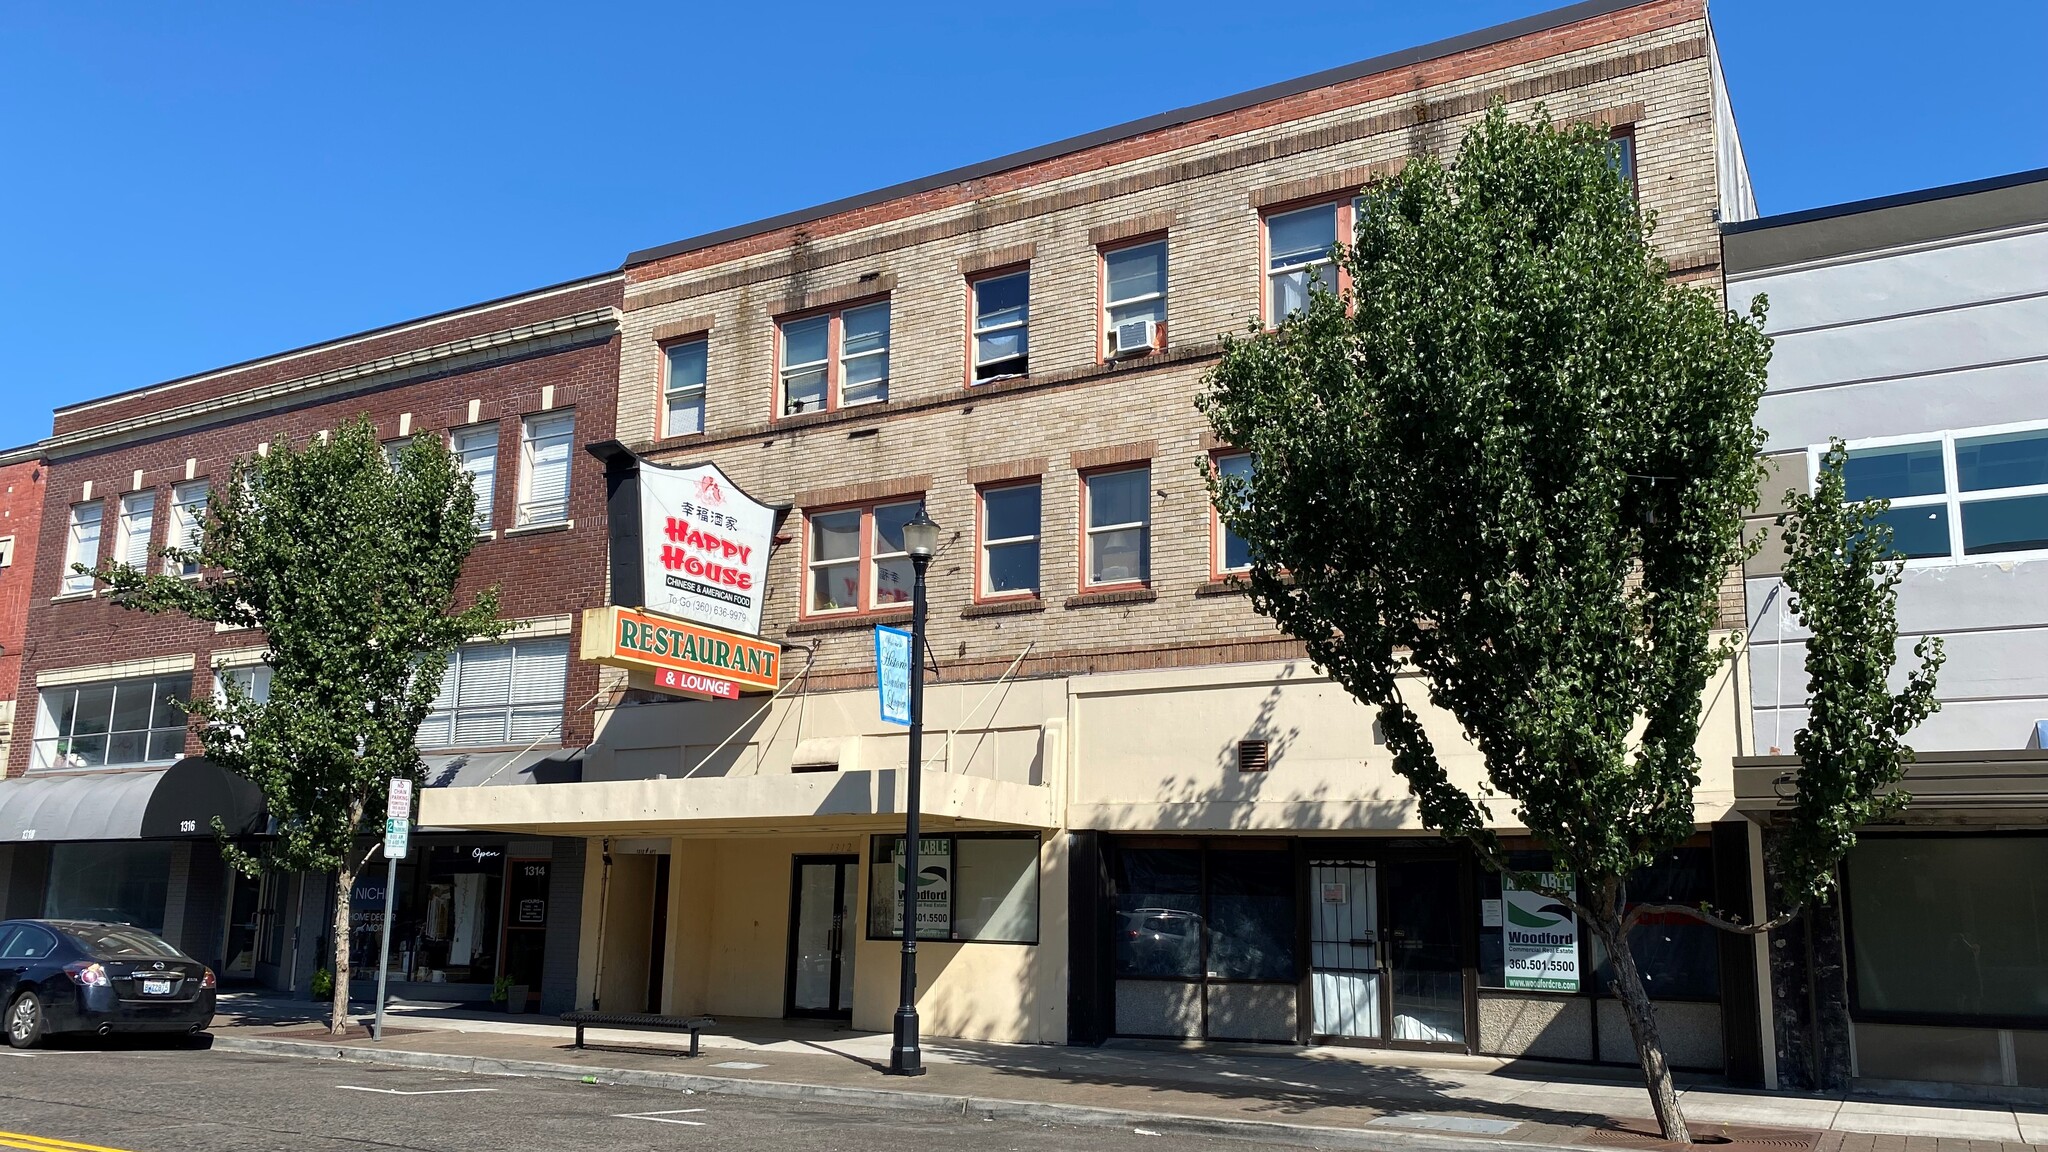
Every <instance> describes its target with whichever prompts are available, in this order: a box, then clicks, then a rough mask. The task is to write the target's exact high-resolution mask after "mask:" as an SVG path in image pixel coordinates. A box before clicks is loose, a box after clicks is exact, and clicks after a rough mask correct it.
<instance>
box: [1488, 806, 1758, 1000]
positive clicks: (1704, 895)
mask: <svg viewBox="0 0 2048 1152" xmlns="http://www.w3.org/2000/svg"><path fill="white" fill-rule="evenodd" d="M1508 865H1509V866H1510V867H1512V868H1516V869H1521V870H1523V871H1529V872H1548V871H1550V870H1551V868H1552V862H1551V857H1550V853H1548V852H1536V851H1511V852H1509V853H1508ZM1713 869H1714V850H1713V849H1712V848H1711V847H1707V846H1705V845H1701V846H1696V847H1695V846H1688V847H1682V848H1675V849H1673V850H1671V851H1670V852H1667V853H1665V854H1664V856H1663V857H1662V858H1661V859H1659V860H1658V862H1657V863H1656V864H1655V865H1654V866H1652V867H1650V868H1647V869H1644V870H1643V871H1642V872H1639V873H1637V874H1636V875H1635V876H1634V877H1633V878H1632V879H1630V881H1629V886H1628V899H1629V903H1630V904H1631V905H1634V904H1687V905H1695V906H1697V905H1699V904H1701V903H1712V902H1713V898H1714V871H1713ZM1479 896H1480V899H1481V900H1482V901H1483V902H1486V903H1484V904H1482V911H1481V915H1480V927H1479V986H1480V987H1482V988H1506V987H1509V986H1510V985H1509V984H1508V983H1507V979H1506V958H1505V951H1504V948H1503V944H1502V940H1501V932H1502V925H1501V920H1502V918H1503V917H1502V914H1501V911H1500V910H1501V905H1500V903H1499V901H1500V900H1501V882H1500V875H1499V873H1496V872H1493V871H1490V870H1487V871H1482V872H1481V873H1480V876H1479ZM1488 905H1490V907H1488ZM1716 932H1717V930H1716V929H1714V928H1711V927H1709V926H1707V925H1706V924H1703V923H1701V922H1699V921H1698V920H1694V919H1693V918H1692V917H1690V916H1685V915H1679V914H1671V913H1663V914H1656V915H1651V916H1647V917H1645V918H1644V920H1643V921H1641V922H1639V923H1638V924H1637V925H1636V927H1635V928H1634V929H1633V930H1631V931H1630V933H1629V950H1630V952H1631V953H1632V954H1633V955H1634V956H1635V960H1636V968H1637V969H1638V970H1639V971H1640V972H1641V973H1642V977H1643V983H1644V985H1645V986H1647V987H1648V989H1649V992H1650V996H1651V997H1652V998H1654V999H1658V1000H1713V999H1715V998H1717V997H1719V996H1720V994H1721V969H1720V942H1719V938H1718V937H1717V935H1716ZM1578 935H1579V940H1580V945H1581V949H1582V951H1583V954H1584V957H1585V963H1586V966H1587V968H1588V970H1589V971H1590V973H1591V975H1590V976H1589V978H1588V979H1587V980H1586V981H1585V982H1584V984H1583V985H1582V987H1581V988H1580V989H1579V990H1580V991H1581V992H1587V993H1593V994H1597V995H1606V994H1607V992H1608V989H1609V988H1611V987H1612V986H1613V984H1614V965H1613V964H1612V963H1611V962H1610V961H1609V959H1608V957H1607V950H1606V948H1604V947H1603V946H1602V945H1601V944H1600V941H1599V940H1598V939H1596V938H1595V937H1594V936H1593V934H1592V933H1590V932H1588V931H1586V930H1585V928H1584V926H1583V925H1581V926H1580V928H1579V933H1578Z"/></svg>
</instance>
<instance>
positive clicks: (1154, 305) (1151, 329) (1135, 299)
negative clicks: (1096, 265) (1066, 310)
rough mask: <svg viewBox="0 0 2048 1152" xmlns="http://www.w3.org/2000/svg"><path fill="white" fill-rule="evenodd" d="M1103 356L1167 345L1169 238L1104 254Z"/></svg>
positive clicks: (1121, 354) (1132, 353)
mask: <svg viewBox="0 0 2048 1152" xmlns="http://www.w3.org/2000/svg"><path fill="white" fill-rule="evenodd" d="M1102 329H1103V332H1102V338H1103V355H1104V356H1105V357H1106V358H1110V359H1114V358H1116V357H1118V356H1130V355H1134V354H1136V353H1140V352H1149V351H1151V350H1153V349H1155V348H1163V347H1165V346H1166V241H1164V240H1154V241H1151V242H1150V243H1146V244H1137V245H1133V246H1132V247H1129V248H1117V249H1113V250H1111V251H1107V252H1104V253H1103V254H1102Z"/></svg>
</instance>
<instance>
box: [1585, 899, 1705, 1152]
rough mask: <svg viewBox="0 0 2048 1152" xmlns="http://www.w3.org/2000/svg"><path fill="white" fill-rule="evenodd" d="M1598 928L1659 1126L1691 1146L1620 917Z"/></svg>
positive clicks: (1653, 1015) (1653, 1016)
mask: <svg viewBox="0 0 2048 1152" xmlns="http://www.w3.org/2000/svg"><path fill="white" fill-rule="evenodd" d="M1610 906H1611V905H1610ZM1596 927H1597V929H1598V931H1599V933H1600V938H1601V939H1602V940H1603V941H1605V942H1606V944H1607V955H1608V957H1609V959H1610V960H1611V961H1612V962H1613V964H1614V991H1615V995H1616V996H1618V997H1619V998H1620V1000H1621V1010H1622V1014H1623V1015H1625V1016H1627V1017H1628V1030H1629V1035H1630V1036H1632V1037H1634V1039H1635V1042H1636V1058H1637V1059H1638V1060H1640V1061H1642V1064H1643V1082H1644V1084H1645V1085H1646V1086H1647V1087H1648V1088H1649V1090H1650V1107H1651V1108H1652V1109H1654V1110H1655V1111H1656V1113H1657V1126H1658V1127H1659V1128H1662V1129H1663V1130H1664V1139H1666V1140H1670V1141H1673V1142H1674V1143H1679V1144H1690V1143H1692V1132H1691V1130H1690V1129H1688V1128H1687V1127H1686V1124H1685V1113H1684V1112H1682V1111H1680V1110H1679V1107H1678V1091H1677V1089H1675V1088H1673V1087H1672V1085H1671V1065H1669V1064H1667V1063H1665V1061H1664V1041H1663V1039H1662V1038H1661V1037H1659V1036H1658V1035H1657V1015H1656V1012H1655V1011H1654V1010H1653V1009H1652V1008H1651V1006H1650V993H1649V992H1648V991H1647V990H1645V989H1644V988H1643V978H1642V974H1641V973H1639V972H1637V971H1636V958H1635V956H1634V954H1633V953H1631V952H1630V951H1629V948H1628V933H1627V932H1626V931H1624V930H1623V929H1622V927H1621V916H1620V915H1619V913H1616V914H1614V915H1613V918H1612V919H1611V920H1610V921H1609V922H1608V923H1605V924H1600V925H1597V926H1596Z"/></svg>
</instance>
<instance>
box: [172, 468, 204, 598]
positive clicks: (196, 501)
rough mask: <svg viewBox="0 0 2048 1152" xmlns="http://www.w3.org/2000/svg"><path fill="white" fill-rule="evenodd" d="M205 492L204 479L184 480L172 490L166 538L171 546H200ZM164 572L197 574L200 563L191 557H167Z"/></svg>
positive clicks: (185, 549) (183, 547)
mask: <svg viewBox="0 0 2048 1152" xmlns="http://www.w3.org/2000/svg"><path fill="white" fill-rule="evenodd" d="M207 491H208V486H207V483H206V481H204V480H187V481H185V482H184V483H183V484H180V485H178V486H177V487H175V488H173V489H171V526H170V532H169V536H170V539H169V540H168V541H167V543H168V544H169V546H170V547H172V548H177V549H182V550H184V551H194V550H196V549H197V548H198V547H199V535H200V532H201V531H202V530H203V529H204V527H205V525H206V496H207ZM164 571H165V572H168V573H170V574H171V575H173V576H197V575H199V565H198V564H197V563H195V562H193V561H190V560H176V559H170V558H166V559H165V560H164Z"/></svg>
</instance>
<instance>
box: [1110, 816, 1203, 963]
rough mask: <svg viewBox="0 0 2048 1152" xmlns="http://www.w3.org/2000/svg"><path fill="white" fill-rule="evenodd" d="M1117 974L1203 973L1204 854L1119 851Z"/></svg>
mask: <svg viewBox="0 0 2048 1152" xmlns="http://www.w3.org/2000/svg"><path fill="white" fill-rule="evenodd" d="M1115 931H1116V974H1117V975H1118V976H1185V977H1191V978H1194V979H1200V978H1201V975H1202V853H1201V850H1200V849H1195V848H1126V849H1124V850H1123V851H1121V852H1118V853H1117V855H1116V927H1115Z"/></svg>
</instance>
